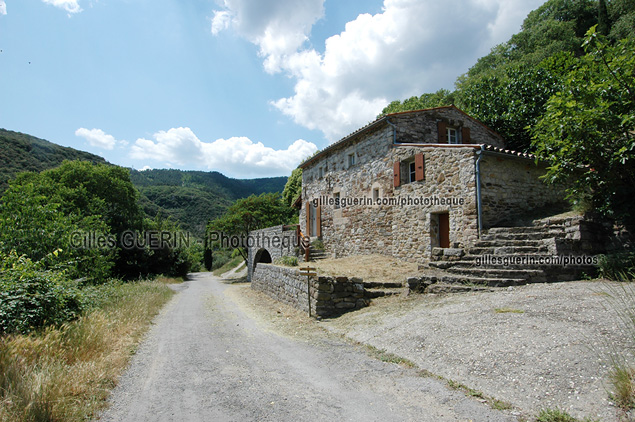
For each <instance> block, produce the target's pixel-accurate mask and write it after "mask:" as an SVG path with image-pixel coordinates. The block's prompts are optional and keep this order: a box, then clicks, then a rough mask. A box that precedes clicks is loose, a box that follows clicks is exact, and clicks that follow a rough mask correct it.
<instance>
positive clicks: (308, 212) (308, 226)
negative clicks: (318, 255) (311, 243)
mask: <svg viewBox="0 0 635 422" xmlns="http://www.w3.org/2000/svg"><path fill="white" fill-rule="evenodd" d="M305 236H311V203H310V202H309V201H306V233H305Z"/></svg>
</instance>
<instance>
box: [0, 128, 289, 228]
mask: <svg viewBox="0 0 635 422" xmlns="http://www.w3.org/2000/svg"><path fill="white" fill-rule="evenodd" d="M64 160H83V161H90V162H93V163H104V164H109V163H108V162H107V161H106V160H104V159H103V158H102V157H100V156H98V155H94V154H90V153H88V152H84V151H79V150H76V149H73V148H68V147H63V146H60V145H57V144H54V143H51V142H49V141H46V140H44V139H39V138H36V137H33V136H30V135H26V134H23V133H19V132H12V131H9V130H5V129H0V194H1V193H2V192H4V190H5V189H6V188H7V186H8V184H7V181H8V180H10V179H12V178H13V177H15V175H16V174H18V173H20V172H23V171H37V172H40V171H42V170H48V169H51V168H54V167H57V166H59V165H60V164H62V161H64ZM130 179H131V180H132V183H133V184H134V185H135V186H136V187H137V189H138V190H139V193H140V195H139V205H140V206H141V208H142V209H143V210H144V212H145V213H146V214H147V215H148V216H149V217H154V216H156V215H157V214H159V213H160V214H161V215H162V216H164V217H170V218H171V219H172V220H174V221H177V222H179V223H180V224H181V227H183V228H184V229H186V230H190V231H191V232H192V233H193V234H195V235H197V236H202V235H203V234H204V233H205V224H206V223H207V221H208V220H209V219H214V218H216V217H220V216H221V215H222V214H223V213H224V212H225V210H226V209H227V208H228V207H229V206H230V205H231V204H232V203H233V202H234V201H236V200H237V199H240V198H246V197H248V196H249V195H252V194H253V195H259V194H261V193H268V192H282V190H283V189H284V185H285V183H286V181H287V178H286V177H269V178H260V179H231V178H229V177H227V176H224V175H222V174H221V173H218V172H216V171H212V172H204V171H183V170H144V171H138V170H130Z"/></svg>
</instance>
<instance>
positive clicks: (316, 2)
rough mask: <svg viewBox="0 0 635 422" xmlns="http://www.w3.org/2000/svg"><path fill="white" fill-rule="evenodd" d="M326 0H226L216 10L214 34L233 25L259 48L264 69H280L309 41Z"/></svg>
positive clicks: (270, 70)
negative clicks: (312, 28)
mask: <svg viewBox="0 0 635 422" xmlns="http://www.w3.org/2000/svg"><path fill="white" fill-rule="evenodd" d="M323 4H324V0H223V6H224V9H223V10H217V11H215V12H214V17H213V18H212V33H213V34H214V35H216V34H218V33H219V32H220V31H222V30H224V29H227V28H233V29H235V30H236V31H237V32H238V33H239V34H240V35H241V36H243V37H245V38H246V39H248V40H249V41H251V42H253V43H254V44H256V45H258V46H259V47H260V55H261V56H263V57H264V58H265V61H264V66H265V70H266V71H267V72H269V73H275V72H279V71H280V70H281V69H282V64H283V62H284V60H285V58H286V57H287V56H288V55H290V54H294V53H295V52H296V51H297V50H298V49H299V48H300V47H302V45H303V44H304V43H305V42H306V41H308V39H309V38H308V37H309V34H310V32H311V27H312V26H313V24H314V23H315V22H316V21H317V20H318V19H320V18H321V17H322V16H323V15H324V7H323Z"/></svg>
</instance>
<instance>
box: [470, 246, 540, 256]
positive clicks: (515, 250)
mask: <svg viewBox="0 0 635 422" xmlns="http://www.w3.org/2000/svg"><path fill="white" fill-rule="evenodd" d="M465 252H466V253H467V254H468V255H514V254H523V255H524V254H537V253H547V252H549V248H548V247H547V246H546V245H543V246H498V247H495V246H487V247H473V248H468V249H466V250H465Z"/></svg>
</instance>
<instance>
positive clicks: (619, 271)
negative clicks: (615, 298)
mask: <svg viewBox="0 0 635 422" xmlns="http://www.w3.org/2000/svg"><path fill="white" fill-rule="evenodd" d="M598 275H599V276H600V277H603V278H607V279H609V280H615V281H632V280H634V279H635V251H627V252H620V253H614V254H607V255H600V256H599V257H598Z"/></svg>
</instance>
